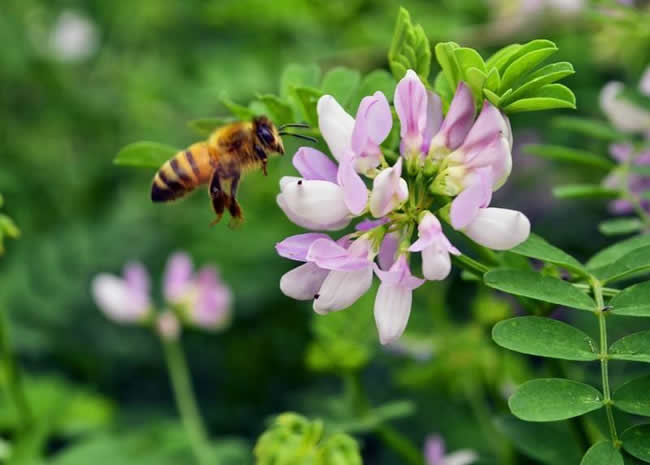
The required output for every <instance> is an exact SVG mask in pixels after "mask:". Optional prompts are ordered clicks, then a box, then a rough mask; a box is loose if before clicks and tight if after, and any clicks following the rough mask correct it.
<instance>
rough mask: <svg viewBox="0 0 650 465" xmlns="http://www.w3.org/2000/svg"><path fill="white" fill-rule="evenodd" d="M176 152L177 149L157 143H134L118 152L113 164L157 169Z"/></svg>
mask: <svg viewBox="0 0 650 465" xmlns="http://www.w3.org/2000/svg"><path fill="white" fill-rule="evenodd" d="M178 151H179V149H176V148H174V147H170V146H169V145H164V144H159V143H158V142H146V141H143V142H135V143H133V144H129V145H127V146H126V147H124V148H123V149H122V150H120V151H119V153H118V154H117V156H116V157H115V159H114V160H113V163H115V164H116V165H127V166H142V167H146V168H156V169H158V168H160V167H161V166H162V164H163V163H165V162H166V161H167V160H169V159H170V158H171V157H173V156H174V155H175V154H176V153H177V152H178Z"/></svg>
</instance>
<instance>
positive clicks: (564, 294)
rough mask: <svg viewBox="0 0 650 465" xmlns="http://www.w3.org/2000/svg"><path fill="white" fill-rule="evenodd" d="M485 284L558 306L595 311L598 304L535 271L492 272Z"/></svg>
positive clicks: (579, 292)
mask: <svg viewBox="0 0 650 465" xmlns="http://www.w3.org/2000/svg"><path fill="white" fill-rule="evenodd" d="M483 280H484V281H485V284H487V285H488V286H490V287H493V288H495V289H498V290H500V291H504V292H508V293H510V294H515V295H520V296H523V297H528V298H531V299H536V300H542V301H544V302H550V303H553V304H557V305H564V306H566V307H571V308H577V309H580V310H587V311H591V312H593V311H595V308H596V302H594V301H593V299H592V298H591V297H589V296H588V295H587V294H584V293H583V292H581V291H579V290H578V289H576V288H575V287H574V286H572V285H571V284H569V283H568V282H566V281H562V280H561V279H556V278H551V277H550V276H544V275H541V274H540V273H536V272H534V271H524V270H517V271H515V270H500V269H497V270H492V271H488V272H487V273H485V275H484V276H483Z"/></svg>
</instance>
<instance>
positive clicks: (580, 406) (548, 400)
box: [508, 378, 603, 421]
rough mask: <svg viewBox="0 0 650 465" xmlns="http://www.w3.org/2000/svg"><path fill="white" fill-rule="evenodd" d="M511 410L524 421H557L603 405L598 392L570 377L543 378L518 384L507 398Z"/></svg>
mask: <svg viewBox="0 0 650 465" xmlns="http://www.w3.org/2000/svg"><path fill="white" fill-rule="evenodd" d="M508 405H509V406H510V410H511V411H512V413H513V414H514V415H515V416H516V417H518V418H521V419H522V420H525V421H559V420H566V419H568V418H573V417H577V416H580V415H584V414H585V413H588V412H591V411H593V410H598V409H599V408H601V407H602V406H603V400H602V395H601V394H600V392H599V391H598V390H597V389H596V388H594V387H592V386H589V385H588V384H583V383H579V382H577V381H572V380H569V379H560V378H545V379H535V380H532V381H528V382H526V383H524V384H523V385H521V387H520V388H519V390H518V391H517V392H515V393H514V394H513V395H512V397H510V399H509V400H508Z"/></svg>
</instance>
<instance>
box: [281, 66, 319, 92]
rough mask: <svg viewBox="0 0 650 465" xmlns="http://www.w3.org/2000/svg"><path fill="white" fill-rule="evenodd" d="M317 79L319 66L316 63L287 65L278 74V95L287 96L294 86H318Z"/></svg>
mask: <svg viewBox="0 0 650 465" xmlns="http://www.w3.org/2000/svg"><path fill="white" fill-rule="evenodd" d="M319 80H320V67H319V66H318V65H317V64H314V63H312V64H310V65H299V64H295V63H293V64H290V65H287V67H286V68H285V69H284V71H283V72H282V76H280V97H281V98H282V99H286V98H289V96H290V95H291V90H292V89H293V88H295V87H314V88H315V87H318V82H319Z"/></svg>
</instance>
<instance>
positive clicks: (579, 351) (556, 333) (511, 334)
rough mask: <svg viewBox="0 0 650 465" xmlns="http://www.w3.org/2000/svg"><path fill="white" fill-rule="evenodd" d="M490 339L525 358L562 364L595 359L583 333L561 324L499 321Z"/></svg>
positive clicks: (525, 318)
mask: <svg viewBox="0 0 650 465" xmlns="http://www.w3.org/2000/svg"><path fill="white" fill-rule="evenodd" d="M492 339H494V341H495V342H496V343H497V344H499V345H500V346H501V347H505V348H506V349H510V350H514V351H516V352H521V353H524V354H529V355H537V356H540V357H550V358H559V359H563V360H575V361H592V360H597V359H598V349H597V346H596V343H595V342H594V341H593V340H592V339H591V338H590V337H589V336H587V335H586V334H585V333H583V332H582V331H580V330H579V329H576V328H574V327H573V326H570V325H568V324H566V323H563V322H561V321H557V320H553V319H551V318H541V317H537V316H522V317H517V318H511V319H509V320H505V321H500V322H499V323H497V324H496V325H495V326H494V328H493V329H492Z"/></svg>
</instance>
